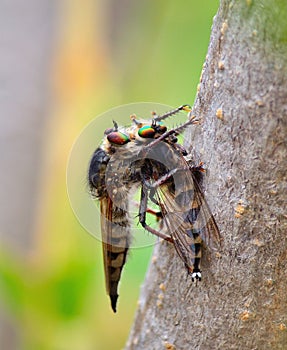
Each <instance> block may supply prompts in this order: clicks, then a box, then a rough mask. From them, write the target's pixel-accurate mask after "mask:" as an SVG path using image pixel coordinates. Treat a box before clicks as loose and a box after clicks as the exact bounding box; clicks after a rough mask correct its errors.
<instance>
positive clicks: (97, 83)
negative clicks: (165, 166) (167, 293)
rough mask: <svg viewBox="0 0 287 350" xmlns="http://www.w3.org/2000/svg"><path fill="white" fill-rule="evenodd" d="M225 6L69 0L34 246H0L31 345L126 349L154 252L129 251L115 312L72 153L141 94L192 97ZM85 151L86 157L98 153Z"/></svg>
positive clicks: (5, 279)
mask: <svg viewBox="0 0 287 350" xmlns="http://www.w3.org/2000/svg"><path fill="white" fill-rule="evenodd" d="M217 8H218V1H210V0H203V1H201V2H200V3H199V2H197V1H183V0H179V1H177V2H175V1H172V0H165V1H163V0H158V1H156V2H154V1H151V0H146V1H138V2H135V1H134V2H133V1H123V2H120V1H115V0H113V1H112V0H109V1H100V0H98V1H92V0H87V1H85V2H80V1H79V0H69V1H63V2H62V6H61V8H59V22H58V27H57V29H56V32H57V44H56V48H55V54H54V60H53V61H52V62H51V76H52V80H51V84H52V85H51V86H52V89H53V107H52V113H51V123H50V126H49V130H47V137H46V140H45V150H46V151H45V152H46V153H45V159H46V165H45V168H44V169H43V174H44V175H43V179H42V186H41V188H42V190H41V193H40V194H39V195H40V198H41V203H40V207H39V211H38V212H37V213H35V217H36V219H35V220H36V224H35V244H34V246H33V248H32V249H31V254H30V255H29V256H28V257H25V258H23V257H21V256H20V255H18V254H17V252H15V251H13V250H12V249H8V248H7V247H5V249H4V247H2V251H1V252H0V253H1V258H0V271H1V280H0V282H1V299H2V301H3V305H4V309H5V311H6V312H7V314H9V315H11V317H12V318H13V319H14V320H15V322H16V324H17V325H18V327H19V329H21V334H22V338H23V349H28V350H34V349H35V350H36V349H37V350H38V349H41V350H46V349H47V350H51V349H53V350H54V349H56V350H68V349H69V350H83V349H84V350H89V349H93V350H95V349H101V350H105V349H109V350H112V349H121V348H122V347H123V346H124V344H125V341H126V338H127V336H128V332H129V328H130V326H131V324H132V321H133V315H134V312H135V309H136V304H137V299H138V295H139V291H140V284H141V282H142V280H143V278H144V275H145V271H146V268H147V265H148V262H149V258H150V256H151V249H150V248H145V249H133V251H132V252H131V254H130V256H129V259H128V263H127V265H126V267H125V271H124V273H123V277H122V281H121V285H120V296H121V297H120V299H119V306H118V309H119V311H118V313H117V314H116V315H114V314H113V313H112V311H111V309H110V305H109V300H108V297H107V296H106V293H105V286H104V276H103V266H102V255H101V243H100V242H98V241H97V240H95V239H94V238H92V237H91V236H89V235H88V234H87V233H86V232H85V231H84V230H83V229H82V228H81V226H80V225H79V223H78V222H77V221H76V219H75V217H74V216H73V213H72V210H71V209H70V206H69V202H68V198H67V193H66V186H65V167H66V164H67V158H68V155H69V151H70V149H71V147H72V144H73V141H74V140H75V138H76V137H77V135H78V134H79V133H80V130H81V129H82V128H83V127H84V126H85V125H86V123H87V122H89V121H90V120H92V119H93V118H94V117H95V116H96V115H98V114H99V113H102V112H103V111H105V110H106V109H109V108H111V107H114V106H116V105H119V104H124V103H130V102H138V101H154V102H159V103H164V104H168V105H173V106H178V105H181V104H183V103H189V104H192V103H193V100H194V97H195V94H196V87H197V84H198V80H199V76H200V72H201V66H202V64H203V62H204V58H205V55H206V52H207V47H208V42H209V35H210V27H211V24H212V17H213V16H214V15H215V13H216V11H217ZM135 112H136V111H135ZM99 132H101V131H99ZM96 146H97V145H95V147H96ZM83 156H84V157H87V164H88V158H89V156H90V155H88V154H87V155H83Z"/></svg>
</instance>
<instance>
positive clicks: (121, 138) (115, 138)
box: [107, 131, 130, 145]
mask: <svg viewBox="0 0 287 350" xmlns="http://www.w3.org/2000/svg"><path fill="white" fill-rule="evenodd" d="M107 139H108V141H109V142H110V143H113V144H115V145H125V144H126V143H128V142H130V139H129V138H128V136H127V135H125V134H123V133H122V132H120V131H113V132H111V133H109V134H108V136H107Z"/></svg>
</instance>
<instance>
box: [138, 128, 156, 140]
mask: <svg viewBox="0 0 287 350" xmlns="http://www.w3.org/2000/svg"><path fill="white" fill-rule="evenodd" d="M138 134H139V136H140V137H143V138H145V139H152V138H153V137H154V135H155V130H154V129H153V128H152V127H150V126H148V125H146V126H143V127H142V128H140V129H139V131H138Z"/></svg>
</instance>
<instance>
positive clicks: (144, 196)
mask: <svg viewBox="0 0 287 350" xmlns="http://www.w3.org/2000/svg"><path fill="white" fill-rule="evenodd" d="M153 199H154V198H153ZM154 201H155V199H154ZM147 202H148V189H147V186H146V185H145V184H143V185H142V188H141V199H140V209H139V222H140V224H141V225H142V227H143V228H144V229H146V230H147V231H148V232H150V233H152V234H154V235H156V236H158V237H160V238H162V239H164V240H166V241H168V242H171V243H173V239H172V238H171V237H170V236H168V235H166V234H165V233H162V232H159V231H157V230H155V229H153V228H152V227H150V226H149V225H147V223H146V213H147ZM156 203H157V202H156ZM157 205H158V203H157Z"/></svg>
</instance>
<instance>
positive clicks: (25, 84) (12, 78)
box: [0, 0, 56, 350]
mask: <svg viewBox="0 0 287 350" xmlns="http://www.w3.org/2000/svg"><path fill="white" fill-rule="evenodd" d="M55 15H56V11H55V2H54V1H50V0H28V1H22V0H17V1H8V0H2V1H1V3H0V32H1V37H0V46H1V56H0V85H1V87H0V89H1V90H0V92H1V93H0V106H1V119H0V121H1V127H0V162H1V172H0V183H1V185H0V229H1V233H0V235H1V237H0V241H1V242H0V243H1V245H2V249H3V247H4V246H5V247H6V248H5V249H9V250H11V251H13V252H15V254H16V252H17V254H18V255H22V256H23V258H25V256H26V254H29V253H30V252H31V250H32V248H33V247H32V242H33V234H34V232H33V228H34V227H33V226H34V222H35V214H36V208H37V201H38V193H39V185H40V181H39V178H40V175H41V173H40V169H41V165H42V158H43V149H42V145H43V140H44V139H45V137H44V132H45V128H46V125H47V117H48V115H49V108H48V106H49V102H50V86H49V83H50V81H49V76H50V69H49V68H50V62H51V57H52V56H53V51H52V47H53V38H54V35H53V34H54V31H53V28H54V25H55V19H56V16H55ZM6 309H7V307H6V306H5V305H0V348H1V349H9V350H13V349H19V348H20V345H19V342H20V341H19V331H18V330H17V326H16V322H15V320H14V319H13V316H11V315H8V313H9V312H8V310H6Z"/></svg>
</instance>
